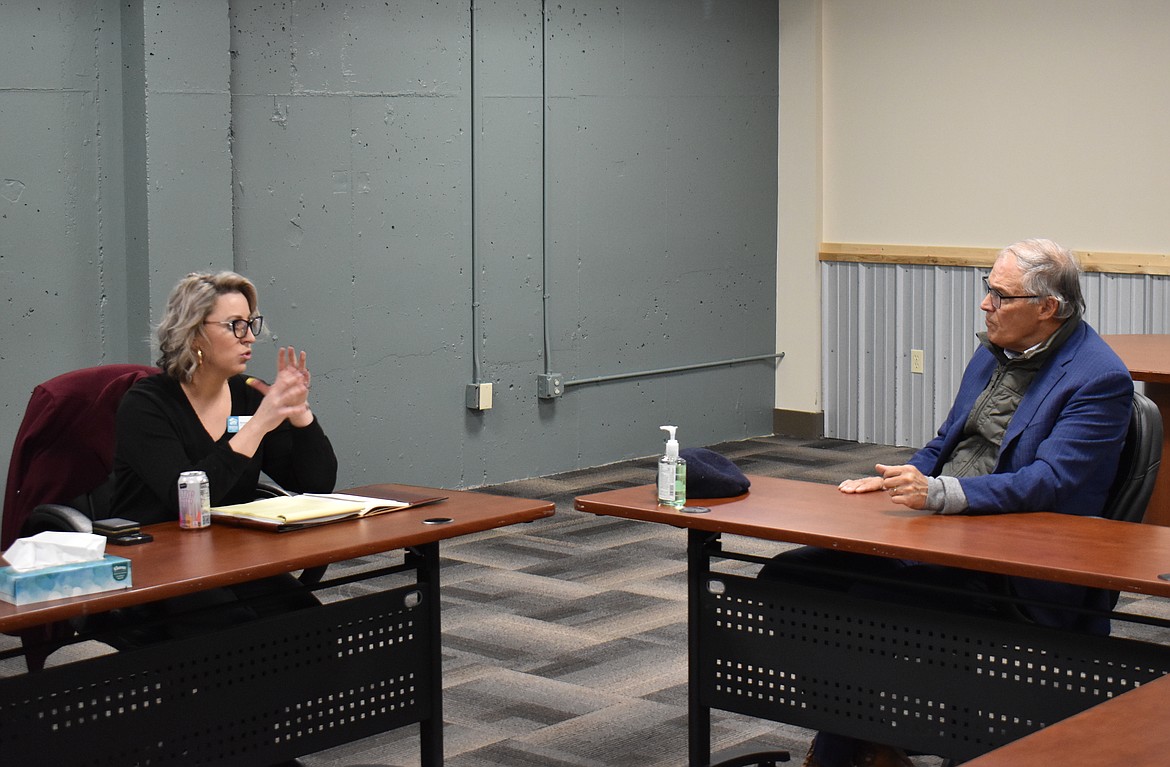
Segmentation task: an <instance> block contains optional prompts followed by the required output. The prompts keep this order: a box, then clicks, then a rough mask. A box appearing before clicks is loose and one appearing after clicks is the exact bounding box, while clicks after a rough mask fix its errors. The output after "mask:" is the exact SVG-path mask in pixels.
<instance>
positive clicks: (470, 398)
mask: <svg viewBox="0 0 1170 767" xmlns="http://www.w3.org/2000/svg"><path fill="white" fill-rule="evenodd" d="M467 407H468V408H469V409H471V410H491V409H492V385H491V384H490V383H472V384H467Z"/></svg>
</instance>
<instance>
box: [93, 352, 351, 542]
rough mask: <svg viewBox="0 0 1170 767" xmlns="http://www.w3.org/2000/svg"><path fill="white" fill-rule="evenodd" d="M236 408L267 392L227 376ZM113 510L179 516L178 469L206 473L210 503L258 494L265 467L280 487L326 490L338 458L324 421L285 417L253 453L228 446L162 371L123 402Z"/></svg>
mask: <svg viewBox="0 0 1170 767" xmlns="http://www.w3.org/2000/svg"><path fill="white" fill-rule="evenodd" d="M228 388H229V389H230V390H231V396H232V415H252V414H253V413H255V412H256V408H258V407H259V406H260V401H261V400H262V399H263V396H262V395H261V394H260V392H258V391H256V390H255V389H253V388H252V387H250V386H248V385H247V384H246V383H245V382H244V377H243V376H234V377H232V378H231V379H229V380H228ZM115 429H116V431H115V434H116V442H115V447H114V501H113V508H112V511H111V514H112V516H115V517H124V518H126V519H133V520H136V521H138V522H140V523H142V524H144V525H146V524H152V523H155V522H168V521H171V520H176V519H178V516H179V491H178V480H179V474H180V473H182V472H184V471H192V470H200V471H204V472H206V473H207V479H208V484H209V487H210V491H211V505H212V506H222V505H226V504H231V503H245V502H247V501H251V500H253V499H254V498H255V490H256V483H257V482H258V480H259V478H260V472H261V471H263V472H264V473H265V474H267V475H268V476H269V477H271V478H272V479H273V480H274V481H275V482H277V483H278V484H279V485H280V486H281V487H284V488H285V489H287V490H290V491H293V492H298V493H304V492H314V493H327V492H330V491H331V490H333V484H334V482H336V481H337V457H336V456H335V455H334V453H333V446H332V445H331V444H330V442H329V438H328V437H326V436H325V432H324V431H323V430H322V429H321V426H320V424H319V423H318V422H317V420H316V419H315V418H314V420H313V422H312V423H311V424H309V425H308V426H306V427H304V428H296V427H294V426H293V425H292V424H290V423H289V422H288V421H285V422H284V423H282V424H281V425H280V426H278V427H277V428H275V429H273V430H272V431H271V432H269V433H268V434H267V435H265V437H264V439H263V441H262V442H261V443H260V447H259V449H257V450H256V454H255V455H254V456H253V457H251V458H248V457H246V456H243V455H240V454H239V453H237V452H235V451H234V450H232V449H231V447H230V446H229V445H228V440H230V439H231V438H232V436H233V435H232V434H231V433H227V432H225V433H224V435H223V436H222V437H220V438H219V440H213V439H212V438H211V435H210V434H208V433H207V430H206V429H204V428H203V424H202V422H200V420H199V416H198V415H196V413H195V409H194V408H192V407H191V403H190V402H189V401H188V399H187V395H186V394H184V393H183V389H182V387H181V386H180V385H179V382H178V381H176V380H175V379H173V378H171V377H170V376H168V375H166V374H165V373H162V374H159V375H155V376H150V377H149V378H144V379H142V380H141V381H139V382H138V383H136V384H135V385H134V386H133V387H132V388H131V389H130V390H129V391H128V392H127V393H126V396H125V397H124V398H123V399H122V402H121V405H120V406H119V407H118V416H117V424H116V427H115Z"/></svg>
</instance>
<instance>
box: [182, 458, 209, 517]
mask: <svg viewBox="0 0 1170 767" xmlns="http://www.w3.org/2000/svg"><path fill="white" fill-rule="evenodd" d="M210 524H211V489H210V486H209V485H208V484H207V474H206V473H205V472H202V471H185V472H183V473H182V474H180V475H179V527H181V528H183V529H184V530H197V529H199V528H201V527H207V526H208V525H210Z"/></svg>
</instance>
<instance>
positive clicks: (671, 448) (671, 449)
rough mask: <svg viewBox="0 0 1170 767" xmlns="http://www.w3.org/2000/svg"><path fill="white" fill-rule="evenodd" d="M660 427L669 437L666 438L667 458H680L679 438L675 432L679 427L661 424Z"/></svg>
mask: <svg viewBox="0 0 1170 767" xmlns="http://www.w3.org/2000/svg"><path fill="white" fill-rule="evenodd" d="M658 428H659V429H662V430H663V431H664V432H666V433H667V435H668V436H667V439H666V457H667V458H678V440H677V439H675V438H674V435H675V432H676V431H677V430H678V427H677V426H659V427H658Z"/></svg>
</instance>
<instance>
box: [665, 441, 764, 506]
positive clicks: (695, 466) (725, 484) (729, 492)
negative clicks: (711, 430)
mask: <svg viewBox="0 0 1170 767" xmlns="http://www.w3.org/2000/svg"><path fill="white" fill-rule="evenodd" d="M678 454H679V457H681V458H683V459H685V460H686V462H687V498H731V497H734V496H737V495H743V494H744V493H746V492H747V491H748V487H750V486H751V484H752V483H751V482H750V481H749V480H748V478H747V477H745V476H744V474H743V472H742V471H740V470H739V467H738V466H736V465H735V464H734V463H732V462H731V461H730V460H728V459H727V458H725V457H724V456H722V455H719V453H716V452H715V451H714V450H708V449H707V448H705V447H688V448H683V449H682V450H680V451H679V452H678Z"/></svg>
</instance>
